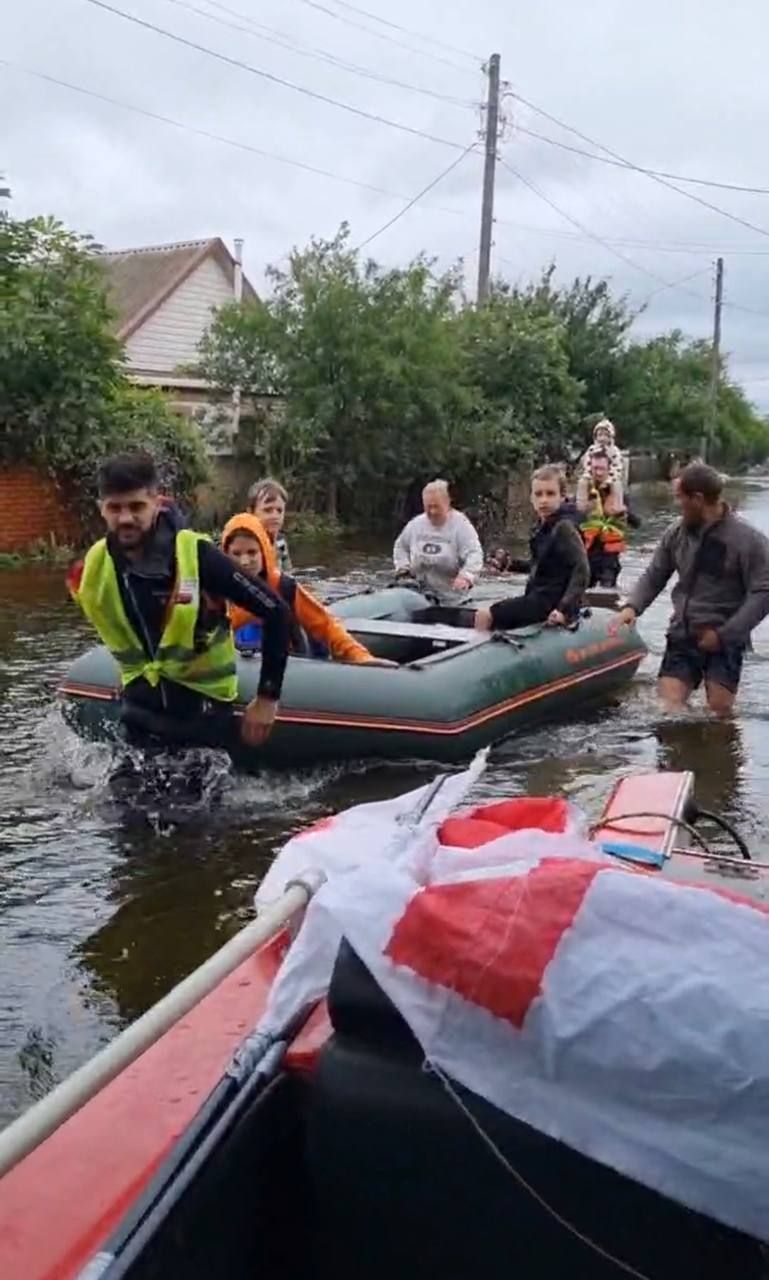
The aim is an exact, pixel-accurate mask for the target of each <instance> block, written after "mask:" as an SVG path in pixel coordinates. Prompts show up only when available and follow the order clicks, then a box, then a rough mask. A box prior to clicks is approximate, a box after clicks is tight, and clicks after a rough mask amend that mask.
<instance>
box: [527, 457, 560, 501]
mask: <svg viewBox="0 0 769 1280" xmlns="http://www.w3.org/2000/svg"><path fill="white" fill-rule="evenodd" d="M537 480H542V481H546V480H555V482H556V484H557V485H558V488H559V489H560V491H561V497H562V498H565V497H566V476H565V475H564V474H563V471H562V470H561V468H560V467H556V466H554V465H553V464H552V463H547V464H546V465H545V466H544V467H537V470H536V471H535V472H533V473H532V477H531V484H532V488H533V487H534V484H535V482H536V481H537Z"/></svg>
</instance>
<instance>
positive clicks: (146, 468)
mask: <svg viewBox="0 0 769 1280" xmlns="http://www.w3.org/2000/svg"><path fill="white" fill-rule="evenodd" d="M97 483H98V487H99V497H100V498H110V497H113V496H114V495H115V494H119V493H130V492H131V490H132V489H157V487H158V473H157V469H156V467H155V459H154V458H153V457H152V454H151V453H116V454H115V455H114V456H113V457H112V458H105V459H104V462H102V464H101V466H100V467H99V472H98V476H97Z"/></svg>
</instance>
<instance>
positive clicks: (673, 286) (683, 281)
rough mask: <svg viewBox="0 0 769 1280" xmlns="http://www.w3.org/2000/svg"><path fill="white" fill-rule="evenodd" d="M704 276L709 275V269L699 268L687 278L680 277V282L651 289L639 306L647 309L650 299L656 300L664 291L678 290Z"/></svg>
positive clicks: (670, 282)
mask: <svg viewBox="0 0 769 1280" xmlns="http://www.w3.org/2000/svg"><path fill="white" fill-rule="evenodd" d="M705 275H710V268H709V267H700V269H699V271H691V272H690V273H689V275H688V276H682V277H681V279H680V280H670V281H668V283H667V284H660V285H658V286H657V288H656V289H652V291H651V293H647V295H646V297H645V298H644V300H643V302H642V303H641V306H642V307H648V305H649V303H650V302H651V300H652V298H656V296H657V294H658V293H664V292H665V290H666V289H680V287H681V285H682V284H688V283H689V281H690V280H696V279H697V278H698V277H699V276H705ZM688 292H689V291H688V290H687V293H688Z"/></svg>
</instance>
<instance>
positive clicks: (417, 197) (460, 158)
mask: <svg viewBox="0 0 769 1280" xmlns="http://www.w3.org/2000/svg"><path fill="white" fill-rule="evenodd" d="M477 146H478V142H477V139H474V140H473V141H472V142H471V143H470V145H469V147H466V148H465V150H464V151H463V152H462V154H461V156H457V157H456V158H455V159H454V160H452V162H451V164H450V165H449V166H448V168H446V169H443V170H442V171H441V172H440V173H439V174H438V175H437V177H435V178H433V179H432V181H431V182H428V184H427V186H426V187H423V188H422V190H421V191H418V192H417V194H416V195H415V196H412V198H411V199H410V200H409V201H408V203H407V204H405V205H404V206H403V208H402V209H399V210H398V212H397V213H396V214H394V215H393V217H392V218H388V220H387V222H385V223H383V224H382V226H381V227H379V228H378V229H377V230H376V231H372V233H371V235H370V236H367V237H366V239H365V240H361V242H360V244H359V245H356V246H355V252H356V253H359V252H360V250H361V249H365V247H366V245H368V244H371V242H372V240H376V239H377V238H378V237H379V236H381V235H382V234H383V232H385V231H388V230H389V229H390V227H392V226H393V225H394V224H395V223H396V222H398V221H399V220H400V219H401V218H402V217H403V215H404V214H405V213H408V211H409V209H413V207H414V205H415V204H416V203H417V201H419V200H421V199H422V196H426V195H427V193H428V191H432V189H433V187H437V185H438V183H439V182H442V181H443V179H444V178H447V177H448V175H449V174H450V173H451V172H452V170H454V169H456V168H457V165H460V164H461V163H462V161H463V160H464V158H465V156H468V155H469V154H470V152H471V151H473V150H474V149H475V148H476V147H477Z"/></svg>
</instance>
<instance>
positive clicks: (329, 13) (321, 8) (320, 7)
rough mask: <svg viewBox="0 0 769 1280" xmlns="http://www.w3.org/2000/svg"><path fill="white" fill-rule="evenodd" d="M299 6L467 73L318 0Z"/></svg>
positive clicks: (308, 1)
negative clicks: (305, 6) (304, 6)
mask: <svg viewBox="0 0 769 1280" xmlns="http://www.w3.org/2000/svg"><path fill="white" fill-rule="evenodd" d="M300 4H304V5H307V7H308V9H315V10H317V12H319V13H323V14H325V16H326V17H327V18H334V19H335V20H336V21H337V22H344V23H346V24H347V26H348V27H355V28H357V30H358V31H365V32H366V35H369V36H373V37H374V39H375V40H385V41H386V42H387V43H388V44H394V45H397V47H398V48H399V49H408V50H409V52H410V53H417V54H419V55H420V56H421V57H423V58H431V59H432V60H433V62H440V63H442V64H443V66H444V67H451V68H452V69H453V70H454V71H464V72H469V68H468V67H463V66H461V65H460V64H459V63H458V62H454V61H453V60H450V59H449V58H443V57H441V56H440V54H437V53H431V52H430V50H429V49H417V48H415V47H414V45H413V44H406V43H405V42H404V41H403V40H398V39H396V37H395V36H388V35H387V34H386V33H385V32H384V31H374V30H372V28H371V27H367V26H366V25H365V24H364V23H362V22H357V21H356V19H355V18H348V17H347V16H346V15H345V14H343V13H337V12H336V10H334V9H329V8H328V6H327V5H325V4H319V3H318V0H300Z"/></svg>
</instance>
